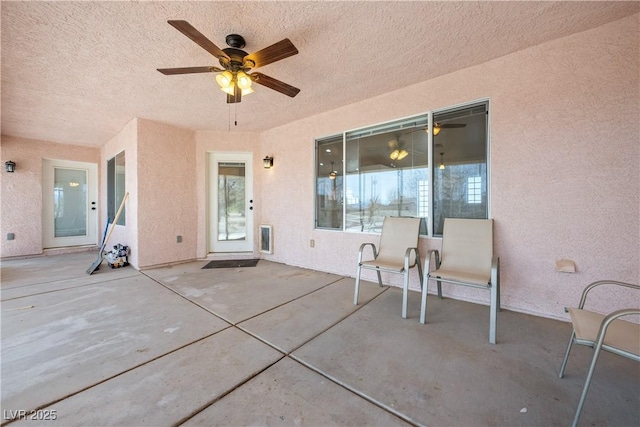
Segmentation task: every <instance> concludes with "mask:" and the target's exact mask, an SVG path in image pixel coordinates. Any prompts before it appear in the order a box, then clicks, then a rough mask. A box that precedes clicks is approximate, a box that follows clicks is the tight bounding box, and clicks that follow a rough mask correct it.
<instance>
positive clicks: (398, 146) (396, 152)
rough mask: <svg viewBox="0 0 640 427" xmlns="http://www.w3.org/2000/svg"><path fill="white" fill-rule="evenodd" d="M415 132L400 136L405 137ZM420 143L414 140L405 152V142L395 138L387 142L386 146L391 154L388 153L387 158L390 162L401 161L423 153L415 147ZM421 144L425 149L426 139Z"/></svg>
mask: <svg viewBox="0 0 640 427" xmlns="http://www.w3.org/2000/svg"><path fill="white" fill-rule="evenodd" d="M413 132H415V131H410V132H407V133H405V134H404V135H401V136H405V135H406V134H408V133H413ZM420 143H421V142H419V141H416V140H414V141H413V142H412V143H410V144H409V145H410V148H409V149H408V150H407V148H405V142H404V141H403V140H402V138H401V137H396V138H394V139H392V140H390V141H389V142H387V146H388V147H389V150H391V152H390V153H389V158H390V159H391V160H402V159H404V158H405V157H407V156H408V155H409V154H412V155H416V154H421V153H424V152H421V151H420V150H419V149H418V147H417V145H419V144H420ZM422 144H424V148H425V149H426V146H427V141H426V139H425V140H424V141H422Z"/></svg>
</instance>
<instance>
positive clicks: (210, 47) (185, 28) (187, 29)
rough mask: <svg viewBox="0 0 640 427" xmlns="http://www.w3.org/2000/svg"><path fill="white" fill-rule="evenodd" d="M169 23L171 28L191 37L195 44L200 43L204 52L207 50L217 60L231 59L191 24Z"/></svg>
mask: <svg viewBox="0 0 640 427" xmlns="http://www.w3.org/2000/svg"><path fill="white" fill-rule="evenodd" d="M167 22H168V23H169V24H170V25H171V26H173V27H174V28H175V29H176V30H178V31H180V32H181V33H182V34H184V35H185V36H187V37H189V38H190V39H191V40H193V41H194V42H196V43H198V44H199V45H200V47H202V48H203V49H204V50H206V51H207V52H209V53H210V54H211V55H213V56H215V57H216V58H218V59H220V58H221V57H222V58H227V59H229V56H228V55H227V54H226V53H224V52H223V51H222V50H221V49H220V48H219V47H218V46H216V45H215V44H213V42H212V41H211V40H209V39H208V38H206V37H205V36H204V35H202V33H201V32H200V31H198V30H196V29H195V28H193V26H192V25H191V24H189V23H188V22H187V21H175V20H174V21H167Z"/></svg>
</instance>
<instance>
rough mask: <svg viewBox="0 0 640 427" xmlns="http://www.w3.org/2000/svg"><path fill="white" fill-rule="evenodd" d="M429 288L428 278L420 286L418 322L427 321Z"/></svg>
mask: <svg viewBox="0 0 640 427" xmlns="http://www.w3.org/2000/svg"><path fill="white" fill-rule="evenodd" d="M428 288H429V278H428V277H427V280H425V282H424V285H423V286H422V302H421V304H420V323H423V324H424V323H427V293H428V292H427V291H428Z"/></svg>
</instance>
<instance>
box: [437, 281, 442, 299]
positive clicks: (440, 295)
mask: <svg viewBox="0 0 640 427" xmlns="http://www.w3.org/2000/svg"><path fill="white" fill-rule="evenodd" d="M436 283H437V284H438V298H440V299H442V282H441V281H440V280H438V281H436Z"/></svg>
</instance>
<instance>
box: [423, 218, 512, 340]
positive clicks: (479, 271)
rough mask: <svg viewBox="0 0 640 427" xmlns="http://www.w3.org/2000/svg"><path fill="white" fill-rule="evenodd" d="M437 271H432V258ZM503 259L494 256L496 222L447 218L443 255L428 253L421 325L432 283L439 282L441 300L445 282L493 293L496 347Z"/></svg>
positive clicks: (491, 325)
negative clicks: (501, 262) (428, 291)
mask: <svg viewBox="0 0 640 427" xmlns="http://www.w3.org/2000/svg"><path fill="white" fill-rule="evenodd" d="M432 255H434V256H435V261H436V262H435V264H436V265H435V269H434V271H431V256H432ZM499 261H500V259H499V258H498V257H497V256H495V255H494V254H493V220H492V219H462V218H445V220H444V230H443V233H442V255H440V252H438V251H437V250H431V251H429V252H428V253H427V256H426V259H425V268H424V274H425V276H426V283H425V285H424V287H423V288H422V307H421V309H420V323H426V319H427V290H428V289H427V288H428V286H429V279H431V280H435V281H437V284H438V297H439V298H441V299H442V282H445V283H451V284H454V285H463V286H470V287H474V288H481V289H487V290H489V291H490V293H491V297H490V308H489V342H490V343H491V344H495V343H496V328H497V323H498V311H499V310H500V264H499Z"/></svg>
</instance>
